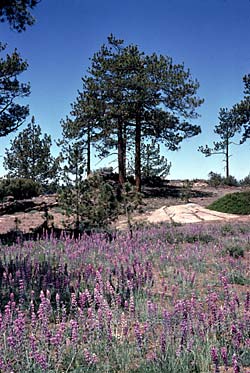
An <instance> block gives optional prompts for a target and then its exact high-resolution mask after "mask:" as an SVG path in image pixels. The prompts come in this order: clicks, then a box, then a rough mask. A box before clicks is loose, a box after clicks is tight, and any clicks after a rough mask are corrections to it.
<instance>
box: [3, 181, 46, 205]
mask: <svg viewBox="0 0 250 373" xmlns="http://www.w3.org/2000/svg"><path fill="white" fill-rule="evenodd" d="M40 193H41V185H40V184H39V183H37V182H35V181H33V180H30V179H20V178H4V179H1V180H0V200H3V199H4V197H6V196H13V197H14V199H16V200H21V199H26V198H32V197H36V196H38V195H39V194H40Z"/></svg>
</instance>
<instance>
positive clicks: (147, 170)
mask: <svg viewBox="0 0 250 373" xmlns="http://www.w3.org/2000/svg"><path fill="white" fill-rule="evenodd" d="M128 166H129V167H128V168H129V172H130V173H131V174H134V171H135V168H134V161H133V159H132V160H131V162H130V163H129V165H128ZM170 168H171V163H170V162H169V161H168V160H167V159H166V158H165V157H164V156H162V155H161V149H160V144H158V143H157V140H156V139H152V140H151V142H150V143H142V145H141V177H142V179H143V180H147V181H149V180H153V179H154V178H157V177H159V178H165V177H167V176H168V175H169V172H170Z"/></svg>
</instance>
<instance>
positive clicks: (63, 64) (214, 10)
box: [0, 0, 250, 179]
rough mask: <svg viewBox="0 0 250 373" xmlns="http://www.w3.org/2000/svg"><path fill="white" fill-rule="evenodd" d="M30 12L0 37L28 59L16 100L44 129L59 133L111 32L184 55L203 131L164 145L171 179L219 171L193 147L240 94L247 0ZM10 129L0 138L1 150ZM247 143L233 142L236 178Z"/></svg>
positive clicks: (79, 2)
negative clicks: (24, 25)
mask: <svg viewBox="0 0 250 373" xmlns="http://www.w3.org/2000/svg"><path fill="white" fill-rule="evenodd" d="M33 14H34V16H35V17H36V20H37V22H36V24H35V25H34V26H33V27H30V28H28V29H27V31H26V32H24V33H21V34H18V33H16V32H13V31H10V29H9V26H8V24H7V23H4V24H0V40H1V41H4V42H7V43H8V52H11V50H13V49H14V48H17V49H18V51H19V52H20V53H21V55H22V57H23V58H24V59H26V60H27V61H28V63H29V68H28V70H27V72H25V73H24V74H23V75H22V80H23V81H29V82H30V83H31V95H30V97H29V98H28V99H27V100H23V101H22V102H23V103H24V102H27V103H28V104H29V106H30V113H31V115H34V116H35V118H36V123H39V124H40V125H41V127H42V130H43V132H47V133H50V134H51V135H52V138H53V139H57V138H58V137H59V136H60V133H61V129H60V120H61V119H62V118H65V117H66V115H67V114H69V112H70V104H71V103H72V102H73V101H74V100H75V98H76V96H77V90H78V89H81V77H82V76H83V75H84V74H85V72H86V69H87V68H88V66H89V58H90V57H92V55H93V53H94V52H96V51H97V50H98V49H99V47H100V46H101V44H103V43H105V42H106V40H107V36H108V35H109V34H110V33H113V34H114V35H115V36H116V37H118V38H122V39H124V40H125V43H126V44H129V43H134V44H137V45H138V46H139V47H140V49H141V50H142V51H144V52H145V53H148V54H150V53H153V52H156V53H161V54H165V55H169V56H171V57H172V58H173V60H174V62H175V63H181V62H184V64H185V67H186V68H190V70H191V73H192V76H193V77H194V78H197V79H198V81H199V82H200V89H199V96H200V97H202V98H204V99H205V102H204V104H203V105H202V106H201V107H200V109H199V114H200V115H201V116H200V118H199V119H198V120H196V121H195V123H197V124H200V125H201V128H202V134H201V135H199V136H197V137H194V138H192V139H189V140H185V141H184V142H183V143H182V146H181V150H179V151H178V152H169V151H168V152H163V153H164V155H166V157H167V158H168V159H169V160H170V161H171V162H172V169H171V173H170V178H172V179H176V178H181V179H185V178H190V179H191V178H207V175H208V173H209V172H210V171H214V172H218V173H222V174H223V173H224V164H223V162H222V158H221V156H213V157H209V158H205V156H204V155H202V154H201V153H199V152H197V148H198V146H200V145H205V144H211V143H212V141H213V140H216V139H217V138H216V137H215V135H214V134H213V127H214V125H215V124H217V117H218V112H219V109H220V107H229V108H230V107H231V106H232V105H233V104H234V103H236V102H238V101H239V100H240V99H241V98H242V97H243V84H242V77H243V76H244V75H245V74H247V73H250V49H249V42H250V0H208V1H206V0H154V1H150V0H126V1H123V2H122V1H117V0H116V1H115V0H106V1H104V0H96V1H87V0H42V1H41V3H40V4H38V6H37V7H36V9H35V10H34V12H33ZM27 123H28V121H27ZM22 128H24V126H23V127H22ZM22 128H21V129H22ZM16 134H17V133H15V134H12V135H10V136H8V137H6V138H0V148H1V154H3V152H4V149H5V148H6V147H8V146H9V141H10V139H11V138H13V137H15V135H16ZM249 145H250V144H249V142H248V143H246V144H244V145H242V146H236V147H234V148H232V157H231V174H232V175H234V176H236V177H237V178H242V177H244V176H246V175H247V174H249V172H250V164H249ZM53 152H55V154H56V152H57V149H56V146H54V147H53ZM1 160H2V158H0V174H3V173H4V170H3V167H2V165H1V163H2V162H1ZM97 161H98V160H97V159H94V161H93V166H95V163H97ZM101 166H105V162H102V163H100V164H99V165H98V167H101Z"/></svg>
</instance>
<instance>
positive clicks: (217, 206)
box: [207, 192, 250, 215]
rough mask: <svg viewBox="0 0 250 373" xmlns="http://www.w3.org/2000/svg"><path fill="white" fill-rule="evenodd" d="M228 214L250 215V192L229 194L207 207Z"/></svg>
mask: <svg viewBox="0 0 250 373" xmlns="http://www.w3.org/2000/svg"><path fill="white" fill-rule="evenodd" d="M207 208H208V209H210V210H215V211H220V212H226V213H228V214H238V215H249V214H250V192H242V193H231V194H227V195H225V196H224V197H222V198H219V199H218V200H217V201H215V202H213V203H212V204H211V205H209V206H208V207H207Z"/></svg>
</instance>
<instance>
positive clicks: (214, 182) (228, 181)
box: [208, 171, 239, 187]
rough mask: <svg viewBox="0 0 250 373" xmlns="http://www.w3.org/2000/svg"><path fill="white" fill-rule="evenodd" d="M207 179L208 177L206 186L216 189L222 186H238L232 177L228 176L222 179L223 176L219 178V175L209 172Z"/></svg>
mask: <svg viewBox="0 0 250 373" xmlns="http://www.w3.org/2000/svg"><path fill="white" fill-rule="evenodd" d="M208 177H209V179H208V184H209V185H210V186H213V187H218V186H223V185H227V186H239V183H238V181H237V179H236V178H235V177H234V176H232V175H229V177H224V176H221V174H218V173H216V172H212V171H211V172H210V173H209V174H208Z"/></svg>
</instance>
